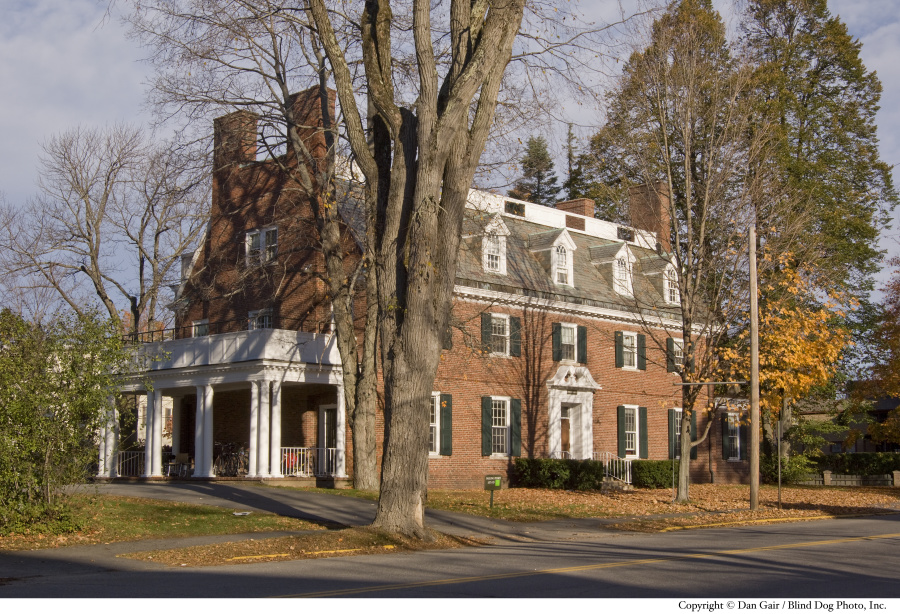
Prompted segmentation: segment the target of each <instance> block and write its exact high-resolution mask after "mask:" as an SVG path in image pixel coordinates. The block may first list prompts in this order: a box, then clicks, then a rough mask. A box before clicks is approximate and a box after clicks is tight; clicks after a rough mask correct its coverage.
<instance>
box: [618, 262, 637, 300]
mask: <svg viewBox="0 0 900 614" xmlns="http://www.w3.org/2000/svg"><path fill="white" fill-rule="evenodd" d="M614 279H615V290H616V292H617V293H618V294H625V295H628V296H630V295H632V294H633V293H634V287H633V284H632V269H631V262H630V261H629V259H628V257H627V256H619V257H618V258H616V263H615V268H614Z"/></svg>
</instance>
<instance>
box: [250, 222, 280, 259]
mask: <svg viewBox="0 0 900 614" xmlns="http://www.w3.org/2000/svg"><path fill="white" fill-rule="evenodd" d="M271 231H275V250H276V251H275V253H274V254H269V248H270V247H271V246H270V245H269V244H268V241H267V236H266V235H267V234H268V233H269V232H271ZM254 237H256V238H257V239H258V242H259V247H258V248H257V249H258V250H259V251H258V255H256V256H254V255H253V251H251V247H250V246H251V243H252V241H253V238H254ZM277 250H278V226H266V227H264V228H251V229H250V230H247V231H246V232H245V233H244V262H245V264H246V265H247V266H254V265H257V264H265V263H266V262H271V261H272V260H274V259H275V258H276V257H277V256H278V251H277Z"/></svg>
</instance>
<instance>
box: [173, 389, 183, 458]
mask: <svg viewBox="0 0 900 614" xmlns="http://www.w3.org/2000/svg"><path fill="white" fill-rule="evenodd" d="M181 401H182V397H172V454H178V453H179V452H181Z"/></svg>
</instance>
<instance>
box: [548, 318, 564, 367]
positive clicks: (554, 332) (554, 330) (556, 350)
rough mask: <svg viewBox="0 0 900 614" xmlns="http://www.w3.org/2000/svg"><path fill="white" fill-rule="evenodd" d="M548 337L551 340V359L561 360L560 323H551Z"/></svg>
mask: <svg viewBox="0 0 900 614" xmlns="http://www.w3.org/2000/svg"><path fill="white" fill-rule="evenodd" d="M550 338H551V339H552V341H553V360H554V361H555V362H559V361H560V360H562V347H561V346H562V324H560V323H559V322H554V323H553V325H552V326H551V335H550Z"/></svg>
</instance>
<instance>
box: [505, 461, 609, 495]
mask: <svg viewBox="0 0 900 614" xmlns="http://www.w3.org/2000/svg"><path fill="white" fill-rule="evenodd" d="M512 482H513V486H520V487H523V488H552V489H565V490H599V489H600V486H601V485H602V484H603V463H601V462H599V461H593V460H572V459H555V458H517V459H516V461H515V464H514V471H513V475H512Z"/></svg>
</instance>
